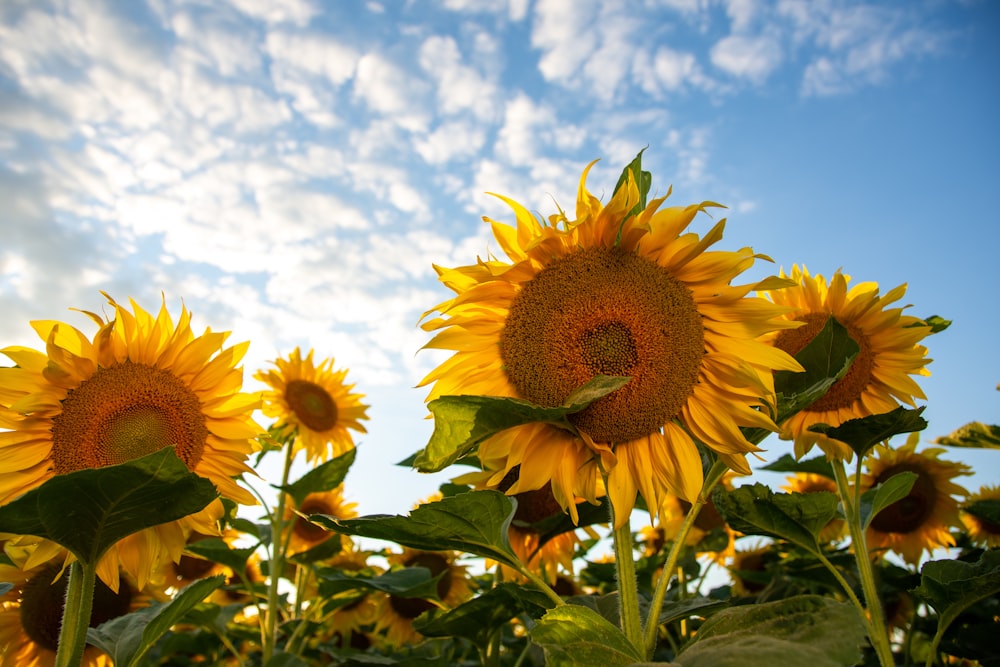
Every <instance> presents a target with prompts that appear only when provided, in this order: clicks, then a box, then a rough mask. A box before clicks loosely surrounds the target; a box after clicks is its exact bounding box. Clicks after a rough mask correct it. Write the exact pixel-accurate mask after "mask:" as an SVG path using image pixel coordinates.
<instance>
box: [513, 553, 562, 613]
mask: <svg viewBox="0 0 1000 667" xmlns="http://www.w3.org/2000/svg"><path fill="white" fill-rule="evenodd" d="M517 571H518V572H520V573H521V574H523V575H524V576H525V577H527V578H528V580H529V581H531V583H533V584H534V585H535V586H536V587H537V588H538V590H540V591H541V592H543V593H545V595H547V596H548V598H549V599H550V600H552V602H554V603H555V605H556V606H557V607H561V606H562V605H564V604H566V602H565V601H564V600H563V599H562V598H561V597H559V594H558V593H556V592H555V591H554V590H552V587H551V586H549V585H548V584H547V583H546V582H545V580H544V579H542V578H541V577H539V576H538V575H537V574H535V573H534V572H532V571H531V570H530V569H529V568H528V567H527V566H526V565H524V563H520V562H519V563H517Z"/></svg>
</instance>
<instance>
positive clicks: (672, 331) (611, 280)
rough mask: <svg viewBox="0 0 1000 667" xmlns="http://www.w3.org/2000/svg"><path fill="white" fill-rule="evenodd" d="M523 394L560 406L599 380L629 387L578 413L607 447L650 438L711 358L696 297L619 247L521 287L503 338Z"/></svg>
mask: <svg viewBox="0 0 1000 667" xmlns="http://www.w3.org/2000/svg"><path fill="white" fill-rule="evenodd" d="M500 352H501V357H502V359H503V362H504V365H505V369H506V372H507V376H508V378H509V379H510V382H511V384H512V385H513V386H514V387H515V388H516V389H517V391H518V392H519V394H520V395H521V396H522V397H523V398H526V399H527V400H530V401H532V402H533V403H536V404H538V405H544V406H550V407H551V406H558V405H561V404H562V403H563V402H564V401H565V399H566V397H567V396H569V394H570V393H571V392H572V391H573V390H574V389H576V388H578V387H579V386H581V385H583V384H584V383H586V382H587V381H589V380H590V379H592V378H593V377H594V376H595V375H598V374H604V375H625V376H628V377H630V378H631V380H630V381H629V383H628V384H627V385H625V386H624V387H622V388H621V389H619V390H617V391H615V392H614V393H612V394H610V395H608V396H606V397H604V398H602V399H600V400H599V401H596V402H595V403H593V404H592V405H591V406H590V407H588V408H587V409H586V410H584V411H582V412H580V413H577V414H575V415H573V417H572V420H573V422H574V423H575V424H576V426H577V427H578V428H580V429H581V430H583V431H585V432H587V433H588V434H589V435H590V436H591V437H592V438H594V439H595V440H597V441H600V442H626V441H629V440H634V439H636V438H640V437H643V436H646V435H649V434H651V433H653V432H655V431H657V430H659V429H660V428H661V427H662V426H663V425H664V424H665V423H666V422H668V421H670V420H672V419H673V418H675V417H676V416H677V415H678V414H679V413H680V410H681V408H682V407H683V406H684V404H685V403H686V401H687V400H688V398H689V396H690V395H691V393H692V391H693V389H694V385H695V383H696V382H697V381H698V374H699V372H700V369H701V362H702V358H703V356H704V354H705V345H704V329H703V326H702V321H701V315H700V313H699V312H698V308H697V304H696V303H695V301H694V299H693V298H692V294H691V292H690V290H689V289H688V288H687V287H686V286H685V285H684V284H683V283H682V282H681V281H679V280H678V279H677V278H675V277H674V276H673V275H672V274H670V273H669V272H668V271H667V270H666V269H664V268H662V267H660V266H659V265H657V264H656V263H655V262H653V261H651V260H649V259H647V258H645V257H641V256H639V255H637V254H636V253H634V252H629V251H626V250H623V249H621V248H600V247H598V248H586V249H582V250H578V251H576V252H574V253H572V254H570V255H567V256H565V257H563V258H560V259H557V260H555V261H553V262H552V263H551V264H549V265H548V266H546V267H545V268H544V269H542V270H541V271H540V272H539V273H538V274H536V275H535V276H534V277H533V278H532V279H531V280H529V281H527V282H526V283H524V284H523V285H522V286H521V291H520V292H519V293H518V295H517V296H516V297H515V298H514V299H513V301H512V302H511V305H510V310H509V313H508V315H507V318H506V321H505V323H504V328H503V332H502V333H501V337H500Z"/></svg>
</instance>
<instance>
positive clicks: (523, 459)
mask: <svg viewBox="0 0 1000 667" xmlns="http://www.w3.org/2000/svg"><path fill="white" fill-rule="evenodd" d="M592 166H593V163H591V165H589V166H588V167H587V168H586V169H585V170H584V172H583V176H582V177H581V179H580V187H579V195H578V200H577V207H576V215H577V219H576V220H573V221H571V220H569V219H567V218H566V216H565V215H564V214H563V213H561V212H560V213H559V214H558V215H554V216H552V217H551V218H550V220H549V223H548V224H544V223H541V222H539V220H537V219H536V218H535V217H534V216H533V215H532V214H531V213H530V212H529V211H528V210H527V209H525V208H524V207H523V206H521V205H520V204H518V203H516V202H514V201H512V200H510V199H507V198H504V197H501V199H503V200H504V201H505V202H506V203H507V204H509V205H510V206H511V208H512V209H513V210H514V212H515V215H516V218H517V227H516V228H512V227H509V226H507V225H502V224H499V223H497V222H495V221H492V220H489V219H487V220H488V221H489V222H491V223H492V229H493V234H494V236H495V237H496V240H497V242H498V243H499V245H500V247H501V248H502V249H503V251H504V252H505V253H506V255H507V256H508V258H509V261H504V260H499V259H492V258H491V259H488V260H479V261H478V262H477V263H476V264H472V265H469V266H462V267H458V268H454V269H446V268H441V267H435V268H436V270H437V272H438V274H439V278H440V280H441V281H442V282H443V283H444V284H445V285H446V286H447V287H448V288H450V289H451V290H453V291H454V292H455V293H456V295H457V296H455V297H454V298H452V299H449V300H448V301H445V302H444V303H442V304H440V305H438V306H437V307H436V308H435V309H434V310H436V311H438V312H439V313H441V315H442V317H439V318H434V319H430V320H427V321H425V322H424V324H423V325H422V326H423V328H424V329H425V330H427V331H439V333H437V334H436V335H435V336H434V338H433V339H432V340H431V341H430V342H429V343H428V344H427V345H426V347H428V348H439V349H446V350H453V351H454V354H453V355H452V356H451V357H450V358H449V359H447V360H446V361H445V362H443V363H442V364H441V365H439V366H438V367H437V368H436V369H435V370H433V371H432V372H431V373H429V374H428V375H427V376H426V377H425V378H424V379H423V380H422V381H421V383H420V385H421V386H425V385H428V384H431V383H433V387H432V389H431V390H430V392H429V395H428V398H427V400H428V401H430V400H433V399H435V398H437V397H439V396H443V395H456V394H472V395H493V396H507V397H516V398H520V399H526V400H528V401H530V402H532V403H534V404H536V405H542V406H547V407H553V406H559V405H561V404H562V403H563V402H564V401H565V399H566V398H567V396H569V394H570V393H571V392H573V391H574V390H575V389H577V388H578V387H580V386H581V385H583V384H584V383H586V382H588V381H589V380H591V379H592V378H593V377H594V376H596V375H602V374H603V375H614V376H627V377H629V378H631V379H630V381H629V382H628V384H626V385H625V386H624V387H622V388H621V389H619V390H617V391H615V392H613V393H611V394H609V395H608V396H605V397H604V398H602V399H600V400H598V401H596V402H594V403H593V404H591V405H590V406H589V407H588V408H587V409H585V410H583V411H582V412H579V413H577V414H575V415H572V417H571V418H570V421H571V422H572V424H573V426H574V431H573V432H570V431H567V430H563V429H561V428H556V427H553V426H552V425H550V424H546V423H535V424H530V425H526V426H520V427H516V428H512V429H508V430H506V431H503V432H501V433H499V434H497V435H495V436H493V437H492V438H490V439H489V440H487V441H486V442H484V443H483V444H482V445H480V448H479V458H480V460H481V461H483V463H484V465H485V467H486V468H487V469H490V470H493V471H494V476H493V479H492V480H491V482H490V486H492V487H494V488H495V487H496V486H497V485H498V484H499V482H500V480H502V479H503V478H504V477H505V476H506V475H507V474H508V473H509V472H510V471H511V470H512V469H513V468H514V467H516V466H521V468H520V475H519V478H518V480H517V482H515V483H514V484H513V485H512V486H511V487H510V488H509V489H508V490H507V493H508V494H509V495H515V494H518V493H522V492H525V491H533V490H536V489H541V488H542V487H544V486H545V485H546V484H551V488H552V494H553V496H554V497H555V499H556V500H557V501H558V503H559V505H560V506H561V507H562V508H563V509H564V510H566V511H568V512H569V513H570V514H571V516H572V517H573V519H574V520H578V513H577V510H576V505H575V502H576V498H577V497H578V496H579V497H582V498H584V499H586V500H588V501H591V502H596V499H597V497H598V495H599V494H603V493H604V492H605V490H604V488H603V485H602V484H601V469H602V468H603V470H604V471H605V472H606V473H607V475H608V488H607V490H606V492H607V494H608V495H610V497H611V499H612V502H613V504H614V507H615V516H616V522H617V523H618V524H619V526H621V525H623V524H624V522H625V521H626V520H627V519H628V517H629V515H630V513H631V511H632V508H633V506H634V504H635V499H636V493H637V492H638V493H641V494H642V495H643V497H644V498H645V499H646V502H647V505H648V506H650V507H659V505H660V501H661V498H662V497H663V495H664V494H666V493H674V494H676V495H679V496H681V497H682V498H685V499H687V500H689V501H690V500H694V498H695V497H696V495H697V493H698V491H699V490H700V489H701V485H702V468H701V458H700V456H699V454H698V450H697V448H696V446H695V443H694V440H693V438H697V439H698V440H700V441H702V442H703V443H705V444H706V445H707V446H708V447H710V448H711V449H713V450H714V451H715V452H717V453H718V455H719V456H720V457H721V459H722V460H723V461H724V462H725V463H726V464H727V465H729V466H730V467H731V468H733V469H735V470H739V471H742V472H744V473H749V472H750V469H749V467H748V465H747V462H746V454H747V452H753V451H757V447H756V446H755V445H753V444H752V443H750V442H749V441H748V440H747V439H746V438H745V437H744V436H743V434H742V433H741V432H740V428H739V427H740V426H755V427H761V428H766V429H770V430H775V429H776V427H775V425H774V424H773V423H772V422H771V420H770V419H769V418H768V417H767V414H769V410H768V408H769V404H770V403H771V402H773V387H772V382H771V371H772V370H773V369H786V370H801V369H800V367H799V365H798V364H797V363H796V362H795V361H794V360H793V359H792V358H791V357H789V356H788V355H787V354H785V353H784V352H781V351H780V350H777V349H774V348H771V347H770V346H768V345H765V344H763V343H761V342H760V341H759V340H758V338H759V337H760V336H762V335H763V334H765V333H768V332H771V331H773V330H775V329H776V328H782V327H785V326H794V325H793V324H791V323H790V322H788V321H787V320H778V319H777V316H778V315H780V314H781V313H783V312H784V311H785V309H783V308H781V307H776V306H775V305H774V304H772V303H770V302H768V301H766V300H764V299H761V298H755V297H747V294H748V293H749V292H750V291H751V290H753V289H755V288H760V287H761V286H760V285H748V286H730V284H729V283H730V281H731V280H732V279H733V278H735V277H736V276H737V275H738V274H740V273H741V272H743V271H745V270H746V269H747V268H749V267H750V266H751V265H752V264H753V262H754V260H755V258H757V257H758V256H757V255H754V254H753V251H752V250H750V249H749V248H744V249H742V250H739V251H736V252H721V251H714V252H709V251H708V250H707V249H708V247H709V246H711V245H712V244H714V243H715V242H716V241H718V240H719V239H720V238H721V236H722V231H723V228H724V226H725V221H724V220H723V221H720V222H719V223H718V224H716V225H715V226H714V227H713V228H712V229H711V230H710V231H709V232H708V234H706V235H705V236H704V237H703V238H702V237H699V236H698V235H697V234H694V233H684V230H685V229H686V228H687V227H688V225H689V224H690V223H691V222H692V220H693V219H694V217H695V216H696V215H697V214H698V213H699V212H704V211H706V210H707V208H708V207H710V206H718V205H717V204H713V203H712V202H703V203H701V204H696V205H692V206H688V207H685V208H679V207H678V208H665V209H662V210H661V209H660V206H661V205H662V204H663V202H664V200H665V199H666V197H663V198H659V199H654V200H653V201H652V202H651V203H650V204H649V205H648V206H646V207H645V209H643V210H641V211H639V212H637V213H635V214H633V213H632V212H633V209H634V208H636V207H637V205H638V203H639V201H640V193H639V189H638V187H637V185H636V184H635V182H634V180H633V179H632V178H631V176H629V177H628V178H627V179H626V182H625V184H624V185H623V186H622V187H620V188H619V189H618V190H617V191H616V192H615V194H614V195H613V196H612V197H611V200H610V201H609V202H608V204H607V205H606V206H604V205H602V204H601V202H600V201H599V200H598V199H597V198H596V197H594V196H593V195H592V194H590V193H589V192H588V191H587V190H586V188H585V181H586V177H587V173H588V172H589V171H590V169H591V167H592ZM630 173H631V172H630ZM668 195H669V192H668ZM761 408H763V409H761Z"/></svg>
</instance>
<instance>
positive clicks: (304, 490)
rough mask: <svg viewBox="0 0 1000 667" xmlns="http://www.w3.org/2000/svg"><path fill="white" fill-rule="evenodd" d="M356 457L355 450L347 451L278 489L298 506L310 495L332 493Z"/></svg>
mask: <svg viewBox="0 0 1000 667" xmlns="http://www.w3.org/2000/svg"><path fill="white" fill-rule="evenodd" d="M356 455H357V450H356V449H354V448H351V449H348V450H347V451H346V452H344V453H343V454H341V455H340V456H338V457H336V458H333V459H330V460H329V461H327V462H325V463H322V464H320V465H319V466H317V467H316V468H313V469H312V470H310V471H309V472H307V473H306V474H305V475H303V476H302V477H300V478H299V479H298V480H297V481H295V482H292V483H291V484H289V485H288V486H285V487H279V488H281V490H283V491H284V492H285V493H287V494H288V495H290V496H291V497H292V498H293V499H294V500H295V505H296V506H299V505H301V504H302V503H303V502H305V499H306V496H308V495H309V494H310V493H322V492H324V491H332V490H333V489H335V488H337V487H338V486H340V485H341V484H342V483H343V482H344V478H345V477H346V476H347V471H348V470H350V468H351V465H353V464H354V457H355V456H356Z"/></svg>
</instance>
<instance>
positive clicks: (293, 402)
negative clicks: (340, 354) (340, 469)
mask: <svg viewBox="0 0 1000 667" xmlns="http://www.w3.org/2000/svg"><path fill="white" fill-rule="evenodd" d="M274 365H275V367H276V368H274V369H271V370H267V371H263V370H262V371H258V372H257V373H255V374H254V378H256V379H257V380H260V381H261V382H264V383H265V384H266V385H267V386H268V390H266V391H265V392H264V393H263V401H264V405H263V408H262V410H263V412H264V414H265V415H267V416H268V417H272V418H275V419H277V420H278V421H277V422H276V423H275V424H274V427H273V428H274V430H275V431H277V434H278V437H279V438H280V439H287V438H290V437H295V445H294V446H295V448H296V451H300V450H304V451H305V453H306V459H307V460H308V461H309V462H311V463H317V462H321V461H325V460H327V459H330V458H333V457H336V456H339V455H341V454H343V453H344V452H346V451H348V450H349V449H352V448H353V447H354V438H353V437H352V435H351V433H350V431H357V432H358V433H366V432H367V431H365V427H364V426H363V425H362V424H361V420H363V419H368V415H367V414H366V411H367V410H368V406H367V405H364V404H362V403H361V399H362V398H364V394H355V393H351V390H352V389H353V388H354V385H353V384H345V383H344V380H345V379H346V378H347V371H346V370H334V369H333V365H334V359H333V358H332V357H331V358H329V359H325V360H323V361H321V362H320V363H318V364H316V363H314V362H313V350H309V353H308V354H307V355H306V356H305V358H303V357H302V353H301V351H300V350H299V348H295V350H293V351H292V353H291V354H289V355H288V357H283V358H279V359H277V360H275V362H274ZM349 429H350V430H349Z"/></svg>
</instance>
